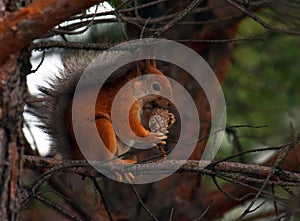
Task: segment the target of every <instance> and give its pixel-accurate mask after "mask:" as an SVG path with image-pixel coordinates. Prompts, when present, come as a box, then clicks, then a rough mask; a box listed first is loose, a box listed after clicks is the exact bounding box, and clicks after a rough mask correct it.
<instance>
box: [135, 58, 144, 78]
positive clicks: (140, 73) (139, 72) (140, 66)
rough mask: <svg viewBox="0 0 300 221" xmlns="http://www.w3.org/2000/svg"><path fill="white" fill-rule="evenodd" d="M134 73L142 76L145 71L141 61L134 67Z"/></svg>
mask: <svg viewBox="0 0 300 221" xmlns="http://www.w3.org/2000/svg"><path fill="white" fill-rule="evenodd" d="M136 71H137V73H138V75H143V73H144V71H145V63H144V62H143V61H140V62H139V63H138V64H137V66H136Z"/></svg>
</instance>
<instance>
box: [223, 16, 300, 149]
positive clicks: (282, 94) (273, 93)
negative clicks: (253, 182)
mask: <svg viewBox="0 0 300 221" xmlns="http://www.w3.org/2000/svg"><path fill="white" fill-rule="evenodd" d="M240 27H241V28H240V33H239V38H248V37H253V36H255V37H257V36H263V37H264V38H266V39H265V41H248V42H247V43H239V44H236V48H235V50H234V55H233V63H232V65H231V67H230V69H229V72H228V77H227V78H226V80H225V82H224V85H223V89H224V93H225V97H226V100H227V102H228V106H227V108H228V124H229V125H237V124H239V125H240V124H249V125H267V126H268V127H266V128H264V129H251V128H245V129H239V134H240V136H241V142H242V144H243V147H244V148H247V147H249V148H254V147H255V146H261V145H265V144H269V145H271V144H272V145H273V144H279V143H282V142H284V140H285V138H286V137H287V136H288V134H289V132H290V125H291V124H293V126H294V127H295V129H296V130H297V129H298V133H299V126H300V120H299V118H300V114H299V112H300V102H299V101H300V89H299V82H300V62H299V58H300V37H299V36H289V35H284V34H278V33H270V32H269V31H266V30H264V29H263V28H262V27H261V26H259V25H258V24H256V23H255V22H253V21H252V20H251V19H246V20H245V21H244V22H243V23H242V24H241V26H240ZM245 138H246V139H245ZM253 145H255V146H253ZM226 146H227V145H226Z"/></svg>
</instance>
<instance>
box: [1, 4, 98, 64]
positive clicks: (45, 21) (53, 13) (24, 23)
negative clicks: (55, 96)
mask: <svg viewBox="0 0 300 221" xmlns="http://www.w3.org/2000/svg"><path fill="white" fill-rule="evenodd" d="M100 2H103V0H86V1H81V0H36V1H34V2H33V3H32V4H30V5H28V6H27V7H25V8H23V9H21V10H20V11H17V12H15V13H11V14H7V15H6V16H5V18H4V20H2V21H1V22H0V42H2V44H0V51H1V54H0V64H3V63H4V62H5V61H6V59H8V58H9V56H8V55H11V54H15V53H19V51H20V50H22V49H23V48H24V47H26V46H27V45H29V44H30V43H31V42H32V41H33V40H34V39H36V38H38V37H40V36H42V35H43V34H45V33H46V32H47V31H49V30H50V29H51V28H53V27H54V26H55V25H58V24H59V23H61V22H63V21H64V20H66V19H67V18H69V17H70V16H72V15H75V14H77V13H80V12H82V11H83V10H84V9H86V8H89V7H90V6H92V5H94V4H96V3H100Z"/></svg>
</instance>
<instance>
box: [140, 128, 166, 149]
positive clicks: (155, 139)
mask: <svg viewBox="0 0 300 221" xmlns="http://www.w3.org/2000/svg"><path fill="white" fill-rule="evenodd" d="M167 133H169V131H165V133H162V132H150V133H149V135H148V136H147V137H145V138H146V139H145V141H146V142H149V143H151V144H152V145H153V146H155V145H157V144H162V145H165V144H166V141H164V140H166V139H167V138H168V136H167V135H166V134H167Z"/></svg>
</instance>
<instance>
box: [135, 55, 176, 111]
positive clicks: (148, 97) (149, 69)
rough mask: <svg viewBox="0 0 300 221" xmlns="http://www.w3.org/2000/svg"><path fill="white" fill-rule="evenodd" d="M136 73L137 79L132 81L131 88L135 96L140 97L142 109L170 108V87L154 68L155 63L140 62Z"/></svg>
mask: <svg viewBox="0 0 300 221" xmlns="http://www.w3.org/2000/svg"><path fill="white" fill-rule="evenodd" d="M136 72H137V76H138V77H137V78H135V80H134V81H133V84H132V86H133V87H132V88H133V90H134V93H135V94H136V96H137V97H140V98H139V100H140V101H141V102H142V104H143V107H146V108H157V107H161V108H168V107H170V105H171V104H170V100H171V99H172V96H173V93H172V86H171V84H170V81H169V80H168V78H167V77H166V76H165V75H164V74H163V73H162V72H161V71H160V70H159V69H158V68H157V67H156V62H155V61H154V60H146V61H141V62H140V63H139V64H138V65H137V69H136ZM142 95H145V96H142ZM141 96H142V97H141ZM167 98H168V99H167Z"/></svg>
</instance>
